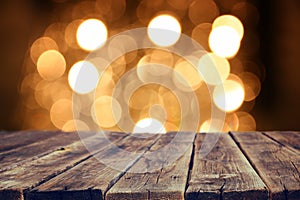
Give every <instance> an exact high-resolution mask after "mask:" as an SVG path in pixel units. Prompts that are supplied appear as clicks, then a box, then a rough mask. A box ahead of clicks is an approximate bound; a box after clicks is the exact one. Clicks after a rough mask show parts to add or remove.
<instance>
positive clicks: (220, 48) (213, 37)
mask: <svg viewBox="0 0 300 200" xmlns="http://www.w3.org/2000/svg"><path fill="white" fill-rule="evenodd" d="M240 42H241V40H240V35H239V33H238V32H237V31H236V30H235V29H233V28H232V27H229V26H218V27H216V28H214V29H212V31H211V33H210V35H209V46H210V49H211V50H212V51H213V52H214V53H215V54H217V55H218V56H220V57H225V58H231V57H233V56H235V55H236V54H237V52H238V50H239V48H240Z"/></svg>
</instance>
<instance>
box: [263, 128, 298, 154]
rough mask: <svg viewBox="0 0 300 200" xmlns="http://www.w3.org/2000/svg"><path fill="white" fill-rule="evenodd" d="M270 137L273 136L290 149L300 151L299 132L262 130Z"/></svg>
mask: <svg viewBox="0 0 300 200" xmlns="http://www.w3.org/2000/svg"><path fill="white" fill-rule="evenodd" d="M263 134H265V135H267V136H268V137H270V138H273V139H274V140H275V141H277V142H278V143H280V144H282V145H284V146H286V147H287V148H289V149H290V150H292V151H295V152H297V153H298V152H300V134H299V132H291V131H289V132H287V131H285V132H278V131H276V132H275V131H274V132H264V133H263Z"/></svg>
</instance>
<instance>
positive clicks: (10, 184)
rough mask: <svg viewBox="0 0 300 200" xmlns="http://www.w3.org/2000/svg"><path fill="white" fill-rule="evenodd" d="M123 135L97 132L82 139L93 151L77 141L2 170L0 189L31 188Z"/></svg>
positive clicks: (123, 135)
mask: <svg viewBox="0 0 300 200" xmlns="http://www.w3.org/2000/svg"><path fill="white" fill-rule="evenodd" d="M125 136H126V134H121V133H109V134H106V135H105V136H104V135H102V134H100V135H99V134H97V135H94V136H91V137H88V138H85V139H84V144H86V145H89V146H90V148H92V149H94V152H88V151H87V149H86V148H85V146H84V145H83V144H82V142H81V141H77V142H74V143H72V144H70V145H68V146H65V147H63V148H61V149H59V150H57V151H54V152H52V153H50V154H47V155H45V156H43V157H40V158H38V159H36V160H33V161H31V162H27V163H24V164H23V165H22V166H18V167H15V168H12V169H10V170H8V171H4V172H2V173H0V175H1V176H0V191H1V190H2V191H9V189H10V190H12V191H14V189H19V190H18V191H22V190H29V189H32V188H33V187H35V186H37V185H39V184H40V183H43V182H45V181H47V180H49V179H51V178H52V177H54V176H56V175H57V174H60V173H62V172H64V171H66V170H67V169H69V168H72V167H73V166H75V165H76V164H78V163H80V162H81V161H83V160H85V159H87V158H89V157H90V155H91V154H93V153H95V152H98V151H100V150H101V149H103V148H105V145H107V144H109V142H110V141H111V142H116V141H118V140H120V139H122V138H124V137H125ZM2 193H3V192H2ZM3 195H4V193H3ZM1 198H2V196H1V192H0V199H1ZM11 199H12V198H11Z"/></svg>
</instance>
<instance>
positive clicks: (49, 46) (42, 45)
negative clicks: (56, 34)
mask: <svg viewBox="0 0 300 200" xmlns="http://www.w3.org/2000/svg"><path fill="white" fill-rule="evenodd" d="M47 50H58V45H57V43H56V42H55V41H54V40H53V39H52V38H49V37H40V38H38V39H37V40H35V41H34V43H33V44H32V45H31V47H30V57H31V59H32V62H33V63H35V64H36V63H37V60H38V58H39V57H40V55H41V54H42V53H44V52H45V51H47Z"/></svg>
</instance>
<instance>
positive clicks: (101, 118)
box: [91, 96, 122, 128]
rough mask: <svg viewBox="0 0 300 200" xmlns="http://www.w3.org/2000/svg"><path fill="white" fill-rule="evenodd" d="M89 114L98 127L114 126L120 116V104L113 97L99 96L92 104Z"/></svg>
mask: <svg viewBox="0 0 300 200" xmlns="http://www.w3.org/2000/svg"><path fill="white" fill-rule="evenodd" d="M91 114H92V117H93V120H94V122H95V123H97V124H98V125H99V126H100V127H103V128H109V127H113V126H115V125H116V124H117V123H118V122H119V120H120V119H121V115H122V108H121V105H120V103H119V102H118V101H117V100H116V99H115V98H113V97H110V96H101V97H99V98H98V99H96V101H95V102H94V104H93V107H92V110H91Z"/></svg>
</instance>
